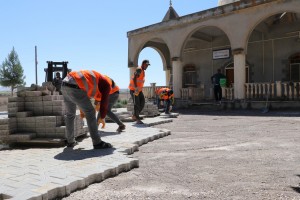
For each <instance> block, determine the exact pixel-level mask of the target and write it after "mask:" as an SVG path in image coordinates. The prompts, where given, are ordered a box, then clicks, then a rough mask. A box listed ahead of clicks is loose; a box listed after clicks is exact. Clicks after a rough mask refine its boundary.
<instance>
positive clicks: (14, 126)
mask: <svg viewBox="0 0 300 200" xmlns="http://www.w3.org/2000/svg"><path fill="white" fill-rule="evenodd" d="M48 88H49V86H43V87H40V86H35V85H34V86H31V87H27V88H25V87H24V88H23V89H22V90H20V91H18V92H17V97H10V98H9V99H8V118H6V119H0V140H2V141H4V142H7V143H14V142H26V141H32V142H33V139H35V140H36V141H38V140H39V141H41V140H43V139H44V140H45V141H49V142H50V141H51V142H53V141H58V142H59V141H60V142H62V141H63V140H64V139H65V129H66V127H65V123H64V115H65V105H64V101H63V96H62V95H59V93H58V92H56V91H53V90H52V91H51V90H48ZM51 89H53V88H51ZM86 133H87V127H85V126H84V121H83V120H82V119H81V118H80V115H79V114H77V115H76V118H75V137H78V136H81V135H85V134H86Z"/></svg>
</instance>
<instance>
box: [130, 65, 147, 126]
mask: <svg viewBox="0 0 300 200" xmlns="http://www.w3.org/2000/svg"><path fill="white" fill-rule="evenodd" d="M149 65H150V63H149V60H143V62H142V65H141V66H140V67H137V68H136V70H135V72H134V74H133V76H132V77H131V79H130V83H129V87H128V88H129V90H130V95H131V98H132V100H133V103H134V112H133V115H132V119H133V120H134V121H136V123H137V124H143V122H142V121H141V117H140V113H141V111H142V110H143V108H144V106H145V97H144V94H143V86H144V82H145V71H146V69H147V68H148V66H149Z"/></svg>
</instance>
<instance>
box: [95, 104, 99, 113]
mask: <svg viewBox="0 0 300 200" xmlns="http://www.w3.org/2000/svg"><path fill="white" fill-rule="evenodd" d="M95 110H96V111H97V112H99V110H100V102H98V103H97V104H95Z"/></svg>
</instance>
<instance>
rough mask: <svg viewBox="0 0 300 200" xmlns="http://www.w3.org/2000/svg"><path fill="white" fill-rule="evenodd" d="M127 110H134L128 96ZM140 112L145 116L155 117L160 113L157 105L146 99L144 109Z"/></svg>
mask: <svg viewBox="0 0 300 200" xmlns="http://www.w3.org/2000/svg"><path fill="white" fill-rule="evenodd" d="M127 110H128V111H129V112H133V110H134V105H133V101H132V98H130V99H129V100H128V103H127ZM140 114H141V115H144V116H145V117H156V116H158V115H160V112H159V110H158V108H157V105H155V104H154V103H153V102H152V101H146V103H145V106H144V109H143V110H142V112H141V113H140Z"/></svg>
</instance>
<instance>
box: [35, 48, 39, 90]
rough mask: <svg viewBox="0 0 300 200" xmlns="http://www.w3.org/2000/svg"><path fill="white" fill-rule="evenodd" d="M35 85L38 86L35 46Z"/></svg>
mask: <svg viewBox="0 0 300 200" xmlns="http://www.w3.org/2000/svg"><path fill="white" fill-rule="evenodd" d="M35 84H36V85H37V84H38V77H37V47H36V46H35Z"/></svg>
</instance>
